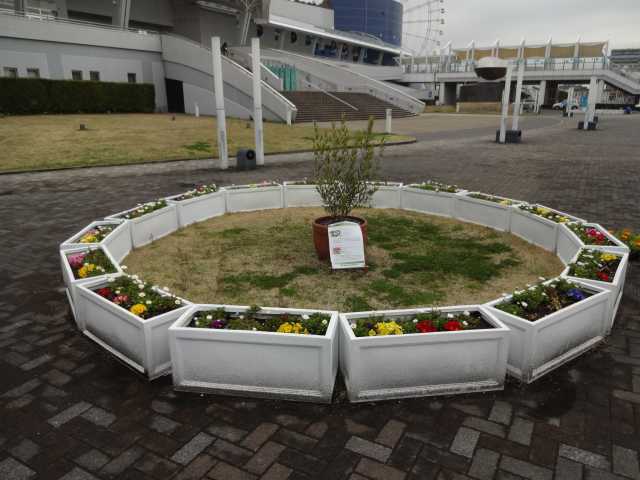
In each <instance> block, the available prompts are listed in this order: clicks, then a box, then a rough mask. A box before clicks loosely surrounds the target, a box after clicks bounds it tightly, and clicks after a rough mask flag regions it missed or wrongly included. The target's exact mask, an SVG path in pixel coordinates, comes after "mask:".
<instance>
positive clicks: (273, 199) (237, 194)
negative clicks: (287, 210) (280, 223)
mask: <svg viewBox="0 0 640 480" xmlns="http://www.w3.org/2000/svg"><path fill="white" fill-rule="evenodd" d="M224 190H225V196H226V201H227V212H252V211H254V210H265V209H267V208H282V207H283V203H282V185H280V184H279V183H276V182H267V181H264V182H262V183H252V184H249V185H231V186H228V187H224Z"/></svg>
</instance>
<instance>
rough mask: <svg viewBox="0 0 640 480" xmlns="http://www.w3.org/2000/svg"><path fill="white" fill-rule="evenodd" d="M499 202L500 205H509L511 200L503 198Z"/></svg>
mask: <svg viewBox="0 0 640 480" xmlns="http://www.w3.org/2000/svg"><path fill="white" fill-rule="evenodd" d="M500 203H501V204H502V205H511V200H507V199H506V198H505V199H504V200H500Z"/></svg>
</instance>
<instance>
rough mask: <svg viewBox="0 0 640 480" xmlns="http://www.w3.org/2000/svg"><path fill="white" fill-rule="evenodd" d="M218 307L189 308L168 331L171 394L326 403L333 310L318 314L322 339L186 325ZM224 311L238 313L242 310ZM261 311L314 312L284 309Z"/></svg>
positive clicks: (334, 346) (334, 349) (333, 357)
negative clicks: (323, 326)
mask: <svg viewBox="0 0 640 480" xmlns="http://www.w3.org/2000/svg"><path fill="white" fill-rule="evenodd" d="M220 307H222V306H221V305H197V306H194V307H192V308H191V309H189V310H188V311H187V312H186V313H184V315H182V317H180V319H179V320H178V321H177V322H175V324H174V325H173V326H172V327H171V328H170V329H169V342H170V346H171V361H172V372H173V384H174V387H175V389H176V390H183V391H194V392H204V393H216V394H224V395H241V396H252V397H267V398H281V399H287V400H303V401H312V402H330V401H331V396H332V393H333V387H334V383H335V378H336V372H337V368H338V341H337V328H338V326H337V323H338V314H337V312H322V311H321V312H320V313H326V314H329V315H331V320H330V322H329V325H328V328H327V333H326V334H325V335H324V336H319V335H296V334H286V333H272V332H253V331H238V330H225V329H219V330H216V329H204V328H189V327H187V325H188V324H189V322H190V321H191V317H192V316H193V314H194V313H195V312H197V311H202V310H212V309H217V308H220ZM224 308H225V309H226V310H227V311H233V312H238V311H246V310H247V308H248V307H240V306H224ZM261 311H262V312H265V313H285V312H290V313H300V314H305V313H306V314H311V313H315V312H318V310H299V309H285V308H263V309H262V310H261Z"/></svg>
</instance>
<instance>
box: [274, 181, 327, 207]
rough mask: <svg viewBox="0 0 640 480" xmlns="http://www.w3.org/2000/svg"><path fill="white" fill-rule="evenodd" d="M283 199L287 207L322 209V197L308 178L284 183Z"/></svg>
mask: <svg viewBox="0 0 640 480" xmlns="http://www.w3.org/2000/svg"><path fill="white" fill-rule="evenodd" d="M283 197H284V206H285V207H321V206H322V197H321V196H320V194H319V193H318V190H317V189H316V186H315V184H314V183H313V182H311V181H310V180H307V179H306V178H305V179H304V180H294V181H291V182H284V184H283Z"/></svg>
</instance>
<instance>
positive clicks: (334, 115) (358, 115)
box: [281, 91, 414, 123]
mask: <svg viewBox="0 0 640 480" xmlns="http://www.w3.org/2000/svg"><path fill="white" fill-rule="evenodd" d="M281 93H282V95H283V96H284V97H286V98H287V99H288V100H289V101H291V102H292V103H293V104H294V105H295V106H296V107H297V109H298V113H297V115H296V123H304V122H313V121H316V122H337V121H340V120H341V119H342V118H343V116H344V118H345V120H368V119H369V117H373V118H376V119H379V118H385V116H386V109H387V108H390V109H391V110H392V115H393V118H401V117H411V116H414V114H413V113H411V112H408V111H406V110H403V109H401V108H398V107H395V106H393V105H391V104H390V103H387V102H385V101H383V100H380V99H378V98H376V97H374V96H372V95H368V94H366V93H351V92H329V94H327V93H324V92H309V91H293V92H281Z"/></svg>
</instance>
